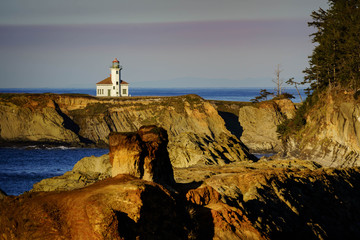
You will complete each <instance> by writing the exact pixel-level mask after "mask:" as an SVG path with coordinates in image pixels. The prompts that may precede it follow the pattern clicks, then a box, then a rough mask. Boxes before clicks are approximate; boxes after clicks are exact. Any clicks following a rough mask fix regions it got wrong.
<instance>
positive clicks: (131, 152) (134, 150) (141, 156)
mask: <svg viewBox="0 0 360 240" xmlns="http://www.w3.org/2000/svg"><path fill="white" fill-rule="evenodd" d="M167 144H168V136H167V133H166V131H165V129H163V128H159V127H156V126H143V127H141V128H140V129H139V130H138V131H137V132H135V133H111V134H110V135H109V145H110V153H109V155H110V163H111V165H112V171H111V172H112V176H113V177H114V176H116V175H118V174H130V175H132V176H135V177H138V178H140V179H144V180H147V181H152V182H157V183H163V184H169V185H173V184H174V183H175V181H174V173H173V169H172V165H171V162H170V159H169V153H168V150H167Z"/></svg>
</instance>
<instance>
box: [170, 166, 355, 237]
mask: <svg viewBox="0 0 360 240" xmlns="http://www.w3.org/2000/svg"><path fill="white" fill-rule="evenodd" d="M231 165H232V166H224V167H222V168H221V169H216V168H213V167H208V168H205V169H202V170H201V169H197V170H196V171H197V174H196V176H197V177H199V175H201V174H203V176H208V175H209V174H211V175H212V176H211V177H209V178H207V179H206V180H205V181H204V182H203V183H202V184H201V185H200V186H199V187H197V188H193V189H190V190H189V191H187V193H186V197H187V199H188V201H190V202H192V203H193V204H194V209H195V210H194V211H195V212H196V213H197V214H196V219H199V220H200V221H202V222H203V224H205V225H206V224H207V226H211V229H212V230H211V232H209V231H205V229H203V232H202V234H205V235H204V236H207V237H208V239H351V238H352V237H353V236H358V235H359V234H360V230H359V229H360V228H359V220H360V215H359V213H360V208H359V206H358V204H357V200H355V199H360V192H359V190H360V188H359V186H360V169H359V168H349V169H332V168H319V165H317V164H316V163H313V162H307V161H303V160H292V161H289V160H283V161H278V160H275V161H269V162H258V163H252V164H246V163H244V164H242V163H239V164H231ZM182 171H184V172H183V173H179V172H178V173H177V171H175V173H176V175H178V177H179V175H181V176H182V179H183V180H184V179H185V178H188V180H190V177H188V176H186V170H182ZM194 172H195V170H194V169H192V171H191V173H192V174H193V175H194ZM206 219H207V221H208V222H206ZM206 234H207V235H206Z"/></svg>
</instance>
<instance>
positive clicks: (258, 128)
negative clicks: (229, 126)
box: [239, 99, 295, 152]
mask: <svg viewBox="0 0 360 240" xmlns="http://www.w3.org/2000/svg"><path fill="white" fill-rule="evenodd" d="M294 115H295V106H294V104H293V103H292V102H291V101H290V100H288V99H282V100H273V101H266V102H261V103H258V104H256V105H252V106H244V107H242V108H240V110H239V122H240V125H241V127H242V129H243V132H242V135H241V138H240V139H241V141H242V142H243V143H244V144H245V145H246V146H247V147H249V149H251V150H252V151H254V152H259V151H260V152H263V151H269V152H278V151H280V150H281V149H282V142H281V141H280V140H279V135H278V134H277V132H276V129H277V126H278V125H279V124H281V123H282V122H283V121H284V120H285V119H286V118H289V119H290V118H292V117H293V116H294Z"/></svg>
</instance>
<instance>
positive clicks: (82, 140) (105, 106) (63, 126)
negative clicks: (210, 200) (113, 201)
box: [0, 94, 254, 166]
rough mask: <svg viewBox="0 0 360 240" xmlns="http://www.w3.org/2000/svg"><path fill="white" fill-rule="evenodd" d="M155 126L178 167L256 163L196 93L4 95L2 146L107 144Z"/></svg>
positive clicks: (0, 113) (1, 102) (0, 125)
mask: <svg viewBox="0 0 360 240" xmlns="http://www.w3.org/2000/svg"><path fill="white" fill-rule="evenodd" d="M149 124H154V125H158V126H161V127H163V128H164V129H166V130H167V132H168V136H169V145H168V148H169V153H170V159H171V162H172V164H173V165H174V166H190V165H194V164H197V163H219V164H224V163H229V162H232V161H238V160H246V159H254V157H253V156H252V155H250V154H249V153H248V152H247V150H246V148H244V146H243V144H242V142H241V141H239V140H238V139H237V138H236V137H234V136H233V135H232V134H231V133H230V132H229V131H228V130H227V129H226V128H225V123H224V121H223V119H222V118H221V117H220V116H219V115H218V113H217V111H216V110H215V109H214V107H213V106H212V105H211V104H210V103H209V102H207V101H205V100H203V99H202V98H200V97H198V96H196V95H186V96H179V97H141V98H140V97H139V98H135V97H132V98H96V97H91V96H87V95H66V94H62V95H56V94H1V95H0V140H1V142H2V144H3V145H4V144H9V143H20V142H25V143H26V142H32V143H47V144H49V143H54V144H71V145H77V146H79V145H83V146H89V145H90V146H93V145H97V146H106V145H107V144H108V135H109V133H110V132H132V131H136V130H138V129H139V128H140V127H141V126H142V125H149Z"/></svg>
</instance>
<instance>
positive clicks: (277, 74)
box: [272, 64, 284, 97]
mask: <svg viewBox="0 0 360 240" xmlns="http://www.w3.org/2000/svg"><path fill="white" fill-rule="evenodd" d="M282 71H283V70H282V69H280V64H278V65H277V66H276V69H275V79H273V80H272V81H273V83H275V86H276V88H275V93H276V97H279V96H280V95H281V92H282V85H283V84H284V81H283V79H281V78H280V73H281V72H282Z"/></svg>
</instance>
